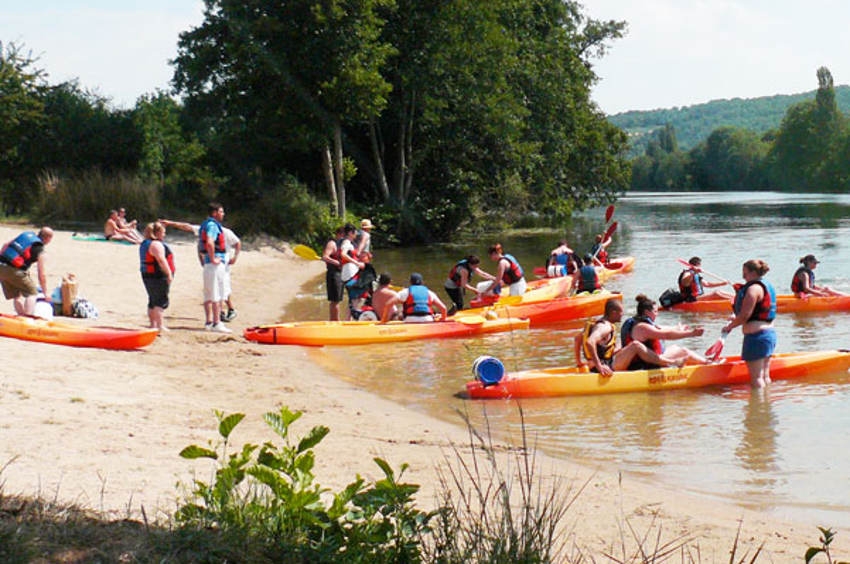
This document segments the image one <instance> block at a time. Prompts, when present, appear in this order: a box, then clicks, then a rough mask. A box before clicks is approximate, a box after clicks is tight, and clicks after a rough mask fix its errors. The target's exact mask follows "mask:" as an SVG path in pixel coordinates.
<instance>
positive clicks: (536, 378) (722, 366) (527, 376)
mask: <svg viewBox="0 0 850 564" xmlns="http://www.w3.org/2000/svg"><path fill="white" fill-rule="evenodd" d="M848 368H850V351H837V350H833V351H816V352H799V353H783V354H776V355H774V356H773V358H772V359H771V361H770V377H771V379H773V380H788V379H792V378H804V377H806V376H818V375H827V374H844V375H846V373H847V370H848ZM749 381H750V375H749V372H748V371H747V365H746V363H745V362H744V361H743V360H741V357H738V356H730V357H727V358H726V359H725V362H722V363H719V364H700V365H694V366H683V367H681V368H676V367H670V368H657V369H653V370H633V371H623V372H615V373H614V374H613V375H612V376H611V377H610V378H605V377H603V376H601V375H599V374H597V373H596V372H590V371H588V370H587V369H586V368H577V367H574V366H570V367H562V368H544V369H539V370H525V371H522V372H513V373H509V374H506V375H505V376H504V377H502V379H501V380H500V381H499V382H498V383H497V384H494V385H490V386H485V385H484V384H483V383H481V382H480V381H478V380H474V381H472V382H467V384H466V393H467V396H468V397H470V398H475V399H487V398H490V399H494V398H534V397H555V396H577V395H590V394H613V393H624V392H653V391H657V390H676V389H681V388H701V387H705V386H728V385H732V384H747V383H749Z"/></svg>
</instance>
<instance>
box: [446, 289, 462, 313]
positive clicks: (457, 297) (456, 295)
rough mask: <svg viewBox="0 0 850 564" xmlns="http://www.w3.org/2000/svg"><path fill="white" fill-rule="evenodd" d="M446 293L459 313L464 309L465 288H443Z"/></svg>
mask: <svg viewBox="0 0 850 564" xmlns="http://www.w3.org/2000/svg"><path fill="white" fill-rule="evenodd" d="M443 289H445V291H446V293H447V294H448V295H449V298H451V300H452V303H453V304H454V305H455V309H457V310H458V311H460V310H462V309H463V288H446V287H445V286H443Z"/></svg>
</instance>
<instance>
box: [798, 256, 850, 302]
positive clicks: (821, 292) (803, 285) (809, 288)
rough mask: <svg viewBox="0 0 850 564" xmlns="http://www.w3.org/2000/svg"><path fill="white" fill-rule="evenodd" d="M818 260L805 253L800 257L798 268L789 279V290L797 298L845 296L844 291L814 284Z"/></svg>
mask: <svg viewBox="0 0 850 564" xmlns="http://www.w3.org/2000/svg"><path fill="white" fill-rule="evenodd" d="M819 263H820V261H819V260H818V259H816V258H815V255H806V256H804V257H803V258H801V259H800V264H801V265H802V266H800V268H798V269H797V272H795V273H794V278H792V279H791V291H792V292H794V294H795V295H796V296H797V297H798V298H808V297H809V296H846V295H847V294H845V293H844V292H839V291H837V290H833V289H832V288H830V287H829V286H818V285H816V284H815V273H814V270H815V268H817V266H818V264H819Z"/></svg>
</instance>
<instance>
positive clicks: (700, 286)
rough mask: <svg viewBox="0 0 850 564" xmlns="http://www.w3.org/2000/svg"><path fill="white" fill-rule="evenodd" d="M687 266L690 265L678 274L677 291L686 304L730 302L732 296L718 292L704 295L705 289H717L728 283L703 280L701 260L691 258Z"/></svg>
mask: <svg viewBox="0 0 850 564" xmlns="http://www.w3.org/2000/svg"><path fill="white" fill-rule="evenodd" d="M688 264H690V267H688V268H686V269H685V270H683V271H682V272H681V273H680V274H679V291H680V292H681V293H682V296H684V298H685V301H686V302H695V301H697V300H712V299H724V300H731V299H732V298H733V297H734V296H733V295H732V294H730V293H728V292H723V291H720V290H716V291H714V292H708V293H706V291H705V289H706V288H719V287H721V286H725V285H726V284H728V282H725V281H724V282H710V281H708V280H705V279H704V278H703V276H702V268H701V266H702V259H701V258H699V257H691V258H690V260H689V261H688Z"/></svg>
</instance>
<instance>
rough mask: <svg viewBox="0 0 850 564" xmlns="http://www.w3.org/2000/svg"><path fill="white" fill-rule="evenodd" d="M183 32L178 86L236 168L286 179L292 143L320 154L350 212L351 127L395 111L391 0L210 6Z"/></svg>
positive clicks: (335, 193)
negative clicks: (390, 100) (387, 30)
mask: <svg viewBox="0 0 850 564" xmlns="http://www.w3.org/2000/svg"><path fill="white" fill-rule="evenodd" d="M205 5H206V8H205V10H204V17H205V19H204V22H203V23H202V24H201V26H200V27H198V28H195V29H193V30H191V31H188V32H185V33H182V34H181V35H180V40H179V43H178V57H177V59H176V61H175V62H176V69H175V76H174V84H175V87H176V89H177V91H178V92H182V93H184V94H186V95H187V97H188V100H187V108H188V109H189V111H190V112H193V113H194V115H195V116H196V117H197V118H200V119H203V120H204V122H206V126H207V127H208V128H210V129H211V130H214V131H215V135H216V137H217V145H218V150H219V154H220V155H224V154H227V155H229V158H228V161H229V162H230V163H231V165H232V168H237V169H238V168H242V169H245V168H247V170H253V169H255V168H256V169H257V170H258V171H259V174H260V175H261V176H263V175H268V174H269V173H271V174H272V175H275V174H279V173H281V172H282V167H281V164H280V156H281V150H282V148H283V147H286V146H287V145H291V146H293V147H297V148H299V149H302V150H306V151H309V152H314V154H316V155H321V158H322V160H323V162H324V163H325V166H324V169H325V171H326V182H327V186H328V194H329V196H330V197H331V199H332V201H334V202H335V204H336V205H335V208H336V211H337V213H338V214H339V215H340V216H342V215H344V213H345V203H346V202H345V200H346V198H345V184H344V179H343V169H344V166H343V141H344V136H343V127H344V126H345V125H347V124H351V123H368V122H369V121H370V120H372V119H373V118H374V117H375V115H376V114H377V113H378V112H380V111H381V110H382V109H383V108H384V107H385V105H386V95H387V94H388V92H389V85H388V84H387V83H386V82H385V81H384V80H383V78H382V76H381V74H380V69H381V66H382V65H383V63H384V61H385V60H386V58H387V57H388V56H389V55H390V54H391V52H392V49H391V47H390V46H389V45H387V44H385V43H382V42H380V41H378V36H379V33H380V29H381V26H382V25H383V19H382V18H381V17H380V16H379V12H380V11H382V10H384V9H389V8H391V7H392V6H393V4H392V1H391V0H329V1H323V2H319V1H317V0H295V1H289V2H265V1H261V0H253V1H248V2H232V1H229V0H205Z"/></svg>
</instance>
